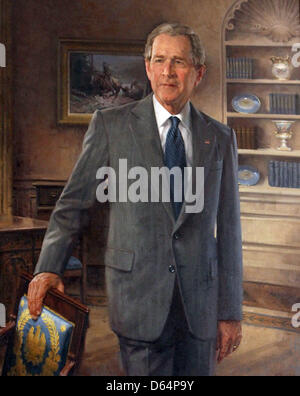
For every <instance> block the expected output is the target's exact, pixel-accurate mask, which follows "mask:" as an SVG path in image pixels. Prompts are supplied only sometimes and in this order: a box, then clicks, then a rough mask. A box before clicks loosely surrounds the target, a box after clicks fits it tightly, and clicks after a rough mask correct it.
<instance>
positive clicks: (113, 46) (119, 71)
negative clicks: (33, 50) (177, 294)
mask: <svg viewBox="0 0 300 396" xmlns="http://www.w3.org/2000/svg"><path fill="white" fill-rule="evenodd" d="M143 51H144V43H143V42H130V43H128V42H118V43H113V42H96V41H90V40H89V41H82V40H67V39H64V40H61V41H60V43H59V73H58V75H59V79H58V87H59V89H58V122H59V124H88V123H89V121H90V119H91V116H92V114H93V113H94V111H95V110H97V109H105V108H110V107H115V106H119V105H123V104H126V103H130V102H133V101H136V100H139V99H142V98H143V97H145V96H146V95H148V94H149V93H150V92H151V88H150V84H149V82H148V79H147V75H146V71H145V65H144V57H143Z"/></svg>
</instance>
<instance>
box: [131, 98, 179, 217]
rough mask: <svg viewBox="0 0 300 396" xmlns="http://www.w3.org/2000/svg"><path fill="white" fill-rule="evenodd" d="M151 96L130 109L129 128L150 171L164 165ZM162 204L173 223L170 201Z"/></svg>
mask: <svg viewBox="0 0 300 396" xmlns="http://www.w3.org/2000/svg"><path fill="white" fill-rule="evenodd" d="M152 96H153V95H149V96H147V97H146V98H145V99H143V100H142V101H140V102H138V104H137V105H136V106H135V107H134V108H133V109H132V117H131V122H130V128H131V131H132V134H133V137H134V140H135V143H136V145H137V149H138V153H140V156H141V158H142V160H143V161H144V162H146V165H147V169H148V172H150V171H151V168H152V167H158V168H162V167H164V166H165V165H164V160H163V158H164V153H163V150H162V147H161V140H160V136H159V131H158V128H157V123H156V118H155V113H154V107H153V99H152ZM149 177H150V173H149ZM163 205H164V207H165V209H166V211H167V213H168V215H169V217H170V218H171V220H172V222H173V223H174V224H175V219H174V213H173V208H172V203H171V202H163Z"/></svg>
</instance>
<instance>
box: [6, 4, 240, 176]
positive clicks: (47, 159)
mask: <svg viewBox="0 0 300 396" xmlns="http://www.w3.org/2000/svg"><path fill="white" fill-rule="evenodd" d="M234 1H235V0H163V1H161V0H151V1H150V0H46V1H36V0H14V2H13V4H14V9H13V85H14V90H13V100H14V128H13V132H14V138H15V147H14V159H15V161H14V162H15V179H16V180H24V179H50V180H51V179H52V180H64V179H67V177H68V176H69V174H70V172H71V169H72V167H73V165H74V162H75V161H76V158H77V157H78V154H79V152H80V148H81V143H82V138H83V135H84V132H85V130H86V128H85V127H76V126H75V127H74V126H58V125H57V122H56V117H57V116H56V104H57V82H56V81H57V43H58V40H59V38H83V39H96V40H100V41H101V40H102V39H106V40H107V39H114V40H116V39H122V40H135V39H142V40H144V39H145V38H146V36H147V33H149V32H150V31H151V30H152V28H153V27H154V26H155V25H157V24H159V23H161V22H164V21H179V22H183V23H186V24H189V25H191V26H192V27H193V28H194V29H195V30H196V31H197V32H199V33H200V35H201V37H202V39H203V42H204V44H205V46H206V49H207V66H208V73H207V75H206V77H205V79H204V81H203V83H202V85H201V86H200V87H199V89H198V91H197V93H196V95H195V98H194V103H195V104H196V106H197V107H199V108H201V109H202V110H203V111H205V112H207V113H208V114H210V115H212V116H214V117H216V118H217V119H220V120H221V85H220V84H221V82H220V62H221V59H220V48H221V27H222V21H223V18H224V15H225V13H226V10H227V9H228V7H229V6H230V5H231V4H232V3H234Z"/></svg>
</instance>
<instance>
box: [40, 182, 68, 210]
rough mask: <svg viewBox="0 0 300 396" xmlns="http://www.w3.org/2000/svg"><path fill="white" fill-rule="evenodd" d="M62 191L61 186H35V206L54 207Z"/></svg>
mask: <svg viewBox="0 0 300 396" xmlns="http://www.w3.org/2000/svg"><path fill="white" fill-rule="evenodd" d="M62 191H63V187H62V186H37V206H38V207H44V206H55V204H56V201H57V200H58V198H59V197H60V195H61V193H62Z"/></svg>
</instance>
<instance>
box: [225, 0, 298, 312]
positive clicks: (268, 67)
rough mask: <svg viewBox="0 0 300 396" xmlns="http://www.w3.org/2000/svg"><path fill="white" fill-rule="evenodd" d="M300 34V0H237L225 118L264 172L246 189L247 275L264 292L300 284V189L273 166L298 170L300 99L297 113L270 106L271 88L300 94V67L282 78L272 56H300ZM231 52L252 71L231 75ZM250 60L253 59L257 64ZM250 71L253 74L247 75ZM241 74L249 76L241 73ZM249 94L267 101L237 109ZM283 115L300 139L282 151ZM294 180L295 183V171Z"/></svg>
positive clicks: (228, 36) (229, 27) (244, 155)
mask: <svg viewBox="0 0 300 396" xmlns="http://www.w3.org/2000/svg"><path fill="white" fill-rule="evenodd" d="M275 25H276V26H277V27H275ZM255 29H257V31H255ZM299 32H300V10H299V1H296V0H295V1H294V0H281V1H280V2H279V1H278V0H237V1H235V2H234V3H233V4H232V5H231V7H230V8H229V9H228V12H227V14H226V15H225V17H224V21H223V33H222V43H221V56H222V70H221V81H222V98H223V100H222V107H223V109H222V114H223V122H224V123H225V124H227V125H229V126H230V127H232V128H234V129H235V130H236V131H237V132H238V133H237V137H238V138H239V143H240V148H239V150H238V156H239V164H240V165H249V166H253V167H255V168H256V169H258V171H259V173H260V176H261V177H260V180H259V182H258V183H257V184H256V185H254V186H242V185H241V186H240V187H239V190H240V203H241V223H242V233H243V262H244V281H245V282H254V283H255V284H257V285H258V289H257V290H260V289H259V287H260V286H262V290H263V288H264V287H265V286H266V284H272V285H282V286H287V287H291V286H294V287H299V279H300V266H299V263H300V188H292V187H272V186H270V185H269V169H273V170H274V169H275V163H276V166H277V164H278V163H281V162H284V163H285V164H286V163H287V164H288V165H287V169H293V172H292V173H291V174H292V175H295V174H297V172H296V171H295V169H297V168H296V167H294V168H293V166H294V164H295V163H297V164H298V163H300V99H299V102H298V109H296V114H271V110H273V111H274V108H276V107H273V108H272V109H271V106H270V105H271V99H272V97H273V98H274V95H273V96H271V95H270V94H271V93H272V94H279V95H278V97H279V96H280V95H281V94H288V95H295V94H298V95H299V97H300V68H293V69H292V71H291V75H290V77H289V79H288V80H278V79H276V77H275V76H273V73H272V66H273V64H272V61H271V57H286V56H287V55H289V56H290V57H292V56H293V55H295V52H293V51H292V49H293V45H294V44H296V43H300V35H299ZM228 58H231V59H232V58H238V62H240V63H237V64H238V65H243V62H244V65H247V64H248V65H249V64H250V65H252V70H251V69H250V71H249V70H246V72H245V71H244V72H243V70H242V71H241V70H239V69H238V68H237V71H238V73H237V75H236V76H234V73H232V71H234V68H231V70H230V73H228V67H229V66H230V67H232V65H234V63H231V60H230V61H229V59H228ZM245 59H247V60H249V59H250V60H251V59H253V63H252V62H249V61H246V62H245ZM298 60H300V59H299V58H298ZM245 67H247V66H245ZM247 73H248V75H250V76H251V78H246V77H247ZM239 75H240V76H242V77H245V78H237V77H238V76H239ZM229 76H230V77H229ZM241 94H252V95H256V96H257V97H258V98H259V99H260V102H261V107H260V109H259V110H258V112H257V113H254V114H244V113H238V112H236V111H235V110H234V108H233V107H232V99H233V98H234V97H235V96H237V95H241ZM279 109H280V107H279ZM278 112H279V111H278ZM275 120H287V121H294V123H293V125H292V131H293V137H292V139H291V140H289V141H288V145H289V146H290V147H291V148H292V151H279V150H277V148H278V147H279V145H280V141H279V139H277V138H276V136H275V131H276V126H275V124H274V122H273V121H275ZM245 131H255V132H254V133H255V136H256V145H255V148H250V147H244V146H245V144H244V143H245V141H246V142H248V143H247V144H249V142H250V141H251V139H249V140H247V138H246V139H245V140H242V139H241V138H240V134H241V133H242V134H243V133H244V132H245ZM243 136H245V135H243ZM247 144H246V146H247ZM242 146H243V148H242ZM270 162H271V165H270ZM272 165H274V167H273V168H272ZM297 166H298V165H297ZM285 169H286V168H285ZM299 173H300V172H299ZM273 180H274V179H273ZM277 180H278V179H277ZM288 180H289V181H290V180H292V181H294V179H291V178H290V176H289V179H288ZM299 181H300V175H299ZM278 268H280V271H279V270H278ZM287 290H288V288H287ZM272 297H274V298H276V296H272ZM253 310H254V311H255V307H254V308H253Z"/></svg>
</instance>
